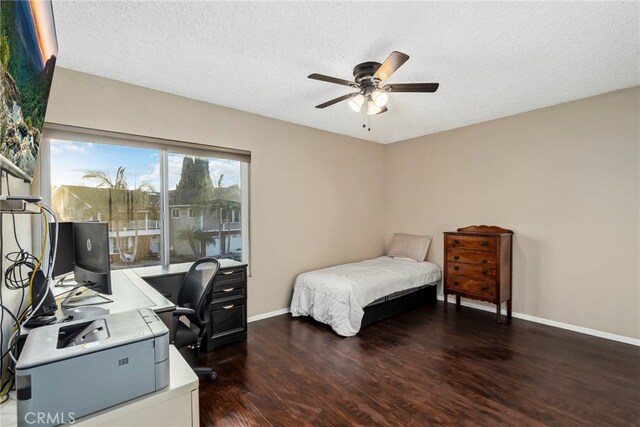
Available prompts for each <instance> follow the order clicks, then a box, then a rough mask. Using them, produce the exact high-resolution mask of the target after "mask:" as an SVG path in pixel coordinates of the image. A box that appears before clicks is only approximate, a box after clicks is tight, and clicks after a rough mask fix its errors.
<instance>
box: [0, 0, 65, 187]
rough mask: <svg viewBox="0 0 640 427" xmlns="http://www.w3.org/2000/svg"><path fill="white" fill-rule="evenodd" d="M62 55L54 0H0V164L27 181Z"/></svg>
mask: <svg viewBox="0 0 640 427" xmlns="http://www.w3.org/2000/svg"><path fill="white" fill-rule="evenodd" d="M57 54H58V41H57V39H56V28H55V23H54V20H53V9H52V7H51V1H50V0H32V1H5V0H2V1H0V132H1V133H0V168H1V169H3V170H5V171H7V172H9V173H10V174H12V175H14V176H16V177H18V178H22V179H23V180H25V181H27V182H31V180H32V179H33V171H34V168H35V164H36V158H37V157H38V151H39V150H40V139H41V136H42V128H43V126H44V115H45V112H46V111H47V102H48V100H49V90H50V89H51V80H52V79H53V71H54V68H55V62H56V55H57Z"/></svg>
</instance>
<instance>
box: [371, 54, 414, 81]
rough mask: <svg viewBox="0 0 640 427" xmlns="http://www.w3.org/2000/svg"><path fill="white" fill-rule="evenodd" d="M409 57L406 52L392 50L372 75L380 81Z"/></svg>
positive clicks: (385, 78) (386, 77)
mask: <svg viewBox="0 0 640 427" xmlns="http://www.w3.org/2000/svg"><path fill="white" fill-rule="evenodd" d="M408 59H409V55H407V54H406V53H402V52H398V51H396V50H394V51H393V52H391V55H389V57H388V58H387V59H385V61H384V62H383V63H382V65H381V66H380V68H378V71H376V73H375V74H374V75H373V78H374V79H378V80H380V81H381V82H383V81H385V80H387V79H388V78H389V76H391V74H393V73H394V72H395V71H396V70H397V69H398V68H400V67H401V66H402V64H404V63H405V62H407V60H408Z"/></svg>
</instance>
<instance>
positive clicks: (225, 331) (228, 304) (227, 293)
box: [203, 265, 247, 352]
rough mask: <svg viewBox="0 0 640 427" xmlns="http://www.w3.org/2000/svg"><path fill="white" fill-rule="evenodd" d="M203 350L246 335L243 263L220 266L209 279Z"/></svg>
mask: <svg viewBox="0 0 640 427" xmlns="http://www.w3.org/2000/svg"><path fill="white" fill-rule="evenodd" d="M206 337H207V340H206V345H205V346H204V349H203V350H204V351H207V352H208V351H212V350H213V349H215V348H216V347H218V346H220V345H223V344H227V343H231V342H236V341H244V340H246V339H247V266H246V265H240V266H234V267H223V268H220V271H218V274H217V275H216V277H215V279H214V282H213V293H212V294H211V299H210V301H209V319H208V323H207V331H206Z"/></svg>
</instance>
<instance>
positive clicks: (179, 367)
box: [0, 346, 200, 427]
mask: <svg viewBox="0 0 640 427" xmlns="http://www.w3.org/2000/svg"><path fill="white" fill-rule="evenodd" d="M169 361H170V362H169V363H170V380H169V385H168V386H167V387H165V388H164V389H162V390H159V391H156V392H154V393H150V394H147V395H145V396H141V397H139V398H137V399H133V400H130V401H128V402H125V403H121V404H120V405H116V406H113V407H111V408H108V409H105V410H103V411H100V412H96V413H94V414H91V415H87V416H86V417H83V418H79V419H78V420H76V422H75V423H74V424H73V425H76V426H82V427H89V426H121V427H127V426H132V427H134V426H150V427H151V426H194V427H196V426H199V425H200V410H199V406H198V377H197V376H196V374H194V373H193V370H191V368H190V367H189V365H188V364H187V362H186V361H185V360H184V358H183V357H182V356H181V355H180V353H178V350H176V348H175V347H174V346H170V349H169ZM17 418H18V416H17V403H16V400H15V392H11V399H10V400H9V401H8V402H7V403H5V404H4V405H2V406H0V426H2V427H16V426H17V425H18V422H17Z"/></svg>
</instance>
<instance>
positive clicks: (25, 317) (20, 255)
mask: <svg viewBox="0 0 640 427" xmlns="http://www.w3.org/2000/svg"><path fill="white" fill-rule="evenodd" d="M36 205H37V206H38V208H39V209H40V214H41V215H42V220H43V225H44V237H45V238H44V239H43V245H42V251H41V254H40V258H35V257H34V256H33V255H31V254H29V253H28V252H26V251H24V250H23V249H20V251H19V252H14V253H12V254H10V255H12V257H10V256H9V255H8V256H7V259H8V260H9V261H11V262H12V264H11V266H10V267H9V268H8V269H7V273H6V274H5V285H6V286H7V288H9V289H20V290H21V291H22V297H21V300H20V306H19V309H18V313H19V315H17V316H16V315H15V314H14V313H12V312H11V311H10V310H9V309H8V308H7V307H6V306H5V305H4V304H2V295H1V294H2V292H0V304H1V308H2V310H0V312H1V313H2V319H4V311H7V312H8V313H9V314H10V315H11V317H12V319H13V320H14V322H15V323H14V330H13V333H12V335H11V337H10V338H9V342H8V345H7V350H6V351H5V352H4V353H2V355H0V361H3V360H5V358H6V357H7V356H9V357H10V359H11V361H12V362H13V366H10V365H11V361H10V360H6V361H5V365H4V369H3V373H2V377H1V380H0V404H2V403H4V402H6V401H7V400H8V399H9V391H10V390H11V389H12V388H13V385H14V381H15V371H14V367H15V364H16V363H17V359H16V354H17V345H18V339H17V337H19V336H20V333H21V331H22V325H24V324H25V323H27V322H28V321H29V320H30V319H31V318H32V317H33V315H34V314H35V313H37V312H38V310H39V309H40V307H41V306H42V304H43V303H44V300H45V297H46V295H47V294H48V293H49V292H51V288H50V287H49V286H46V293H45V295H43V296H42V297H41V298H40V300H39V301H38V304H37V306H36V307H33V303H34V301H32V295H33V282H34V279H35V276H36V272H37V271H38V270H39V269H40V267H41V266H42V262H43V261H44V259H45V252H46V247H47V244H46V242H47V239H48V240H49V242H50V245H49V247H50V253H49V257H48V260H47V261H49V263H48V266H47V269H46V271H47V275H46V282H45V283H47V284H48V283H49V280H50V278H51V275H52V272H53V265H54V263H55V258H56V247H55V245H54V244H53V241H57V240H58V224H57V222H58V221H57V217H56V215H55V212H54V211H53V209H51V208H50V207H49V206H46V205H45V204H42V203H38V204H36ZM45 212H47V213H49V214H50V215H51V218H52V219H53V223H54V227H55V229H54V230H55V240H54V239H53V236H51V234H49V220H48V218H47V214H46V213H45ZM0 225H1V219H0ZM13 226H14V237H15V238H16V243H17V244H18V247H20V245H19V243H18V240H17V232H16V226H15V220H14V221H13ZM2 249H3V238H2V236H1V235H0V254H1V253H2ZM1 262H2V257H0V263H1ZM25 266H26V267H29V268H32V273H31V275H30V276H27V277H25V276H23V274H22V269H23V268H24V267H25ZM27 279H28V282H27ZM27 288H28V290H29V293H28V304H27V306H26V307H25V309H24V311H22V303H23V302H24V293H25V289H27ZM0 325H1V323H0ZM0 329H1V328H0ZM0 333H2V331H0ZM3 338H4V336H1V337H0V342H2V339H3Z"/></svg>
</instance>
